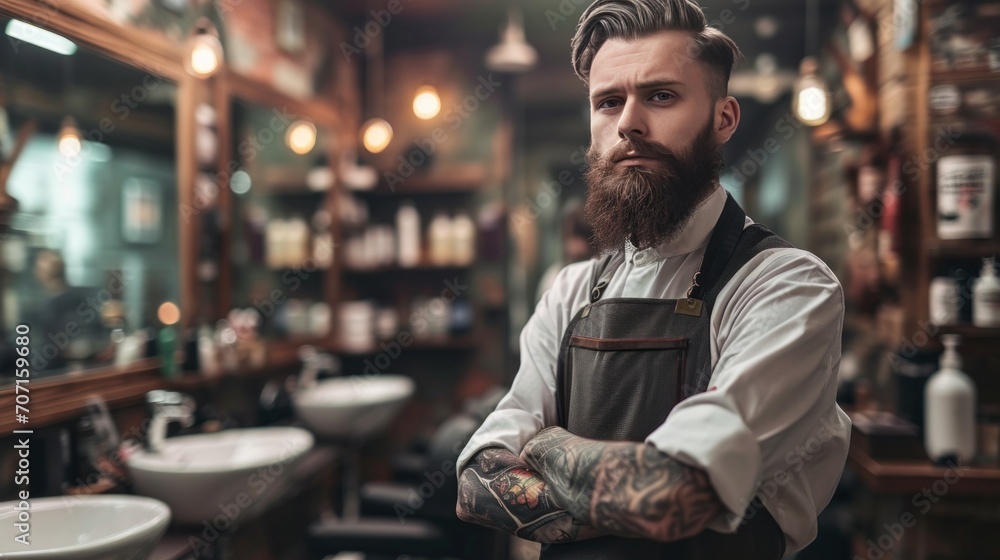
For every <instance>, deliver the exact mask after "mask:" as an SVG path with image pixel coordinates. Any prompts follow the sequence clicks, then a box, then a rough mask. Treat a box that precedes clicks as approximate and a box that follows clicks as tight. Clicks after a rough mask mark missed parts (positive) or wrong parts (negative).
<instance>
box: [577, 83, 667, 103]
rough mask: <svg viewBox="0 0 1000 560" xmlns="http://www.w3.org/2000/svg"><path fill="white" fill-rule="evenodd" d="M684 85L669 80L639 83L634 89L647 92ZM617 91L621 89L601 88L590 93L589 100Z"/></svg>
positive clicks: (614, 87)
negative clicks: (648, 90)
mask: <svg viewBox="0 0 1000 560" xmlns="http://www.w3.org/2000/svg"><path fill="white" fill-rule="evenodd" d="M684 85H685V84H684V82H682V81H680V80H670V79H664V80H651V81H648V82H640V83H638V84H636V89H639V90H647V89H656V88H663V87H674V86H684ZM619 89H621V88H619V87H618V86H609V87H606V88H601V89H599V90H597V91H595V92H594V93H592V94H591V95H590V99H592V100H593V99H597V98H599V97H604V96H605V95H608V94H612V93H616V92H617V91H618V90H619Z"/></svg>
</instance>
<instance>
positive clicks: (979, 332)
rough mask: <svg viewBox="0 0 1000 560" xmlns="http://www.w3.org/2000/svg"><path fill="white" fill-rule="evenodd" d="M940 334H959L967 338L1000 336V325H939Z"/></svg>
mask: <svg viewBox="0 0 1000 560" xmlns="http://www.w3.org/2000/svg"><path fill="white" fill-rule="evenodd" d="M938 333H940V334H957V335H961V336H962V337H965V338H1000V327H977V326H975V325H939V326H938Z"/></svg>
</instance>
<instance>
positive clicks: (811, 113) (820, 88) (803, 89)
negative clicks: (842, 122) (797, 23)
mask: <svg viewBox="0 0 1000 560" xmlns="http://www.w3.org/2000/svg"><path fill="white" fill-rule="evenodd" d="M817 12H818V10H817V7H816V0H808V3H807V4H806V28H807V30H808V31H807V32H806V37H807V39H806V43H807V47H806V48H807V50H808V43H809V39H808V38H809V37H812V38H813V40H814V41H816V43H817V45H816V49H815V50H816V51H817V52H818V51H819V45H818V43H819V40H820V39H819V14H818V13H817ZM792 111H793V112H794V113H795V116H796V118H798V119H799V120H800V121H802V123H804V124H806V125H809V126H819V125H821V124H823V123H825V122H826V121H828V120H829V119H830V113H831V112H832V107H831V97H830V89H829V88H828V87H827V85H826V81H825V80H824V79H823V77H822V76H820V75H819V63H818V62H817V61H816V58H814V57H812V56H807V57H805V58H803V59H802V62H801V64H799V77H798V79H796V80H795V88H794V89H793V91H792Z"/></svg>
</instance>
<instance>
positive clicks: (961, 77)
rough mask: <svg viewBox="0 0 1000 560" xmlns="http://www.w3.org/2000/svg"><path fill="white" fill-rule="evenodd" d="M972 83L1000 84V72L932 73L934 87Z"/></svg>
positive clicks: (982, 70) (944, 71)
mask: <svg viewBox="0 0 1000 560" xmlns="http://www.w3.org/2000/svg"><path fill="white" fill-rule="evenodd" d="M970 82H1000V72H993V71H991V70H989V69H987V68H983V69H980V70H932V71H931V83H932V84H934V85H941V84H954V83H970Z"/></svg>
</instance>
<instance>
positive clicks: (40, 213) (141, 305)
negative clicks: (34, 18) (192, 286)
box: [0, 17, 180, 384]
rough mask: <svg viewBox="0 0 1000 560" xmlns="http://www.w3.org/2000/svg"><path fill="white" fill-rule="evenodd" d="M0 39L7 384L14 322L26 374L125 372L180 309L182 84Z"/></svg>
mask: <svg viewBox="0 0 1000 560" xmlns="http://www.w3.org/2000/svg"><path fill="white" fill-rule="evenodd" d="M0 32H3V33H6V35H5V36H4V37H3V40H0V164H2V166H3V167H2V173H0V199H2V200H3V201H4V203H3V210H2V211H0V216H2V218H0V227H2V232H0V291H2V292H0V324H2V337H0V383H2V384H9V383H10V382H11V380H12V379H13V375H14V367H15V363H16V358H17V355H16V354H15V353H14V337H15V336H17V327H18V325H28V326H29V328H30V348H31V354H30V355H31V359H30V369H31V377H32V378H39V377H52V376H56V375H60V374H66V373H71V372H79V371H85V370H88V369H91V368H94V367H98V366H120V367H128V365H129V364H131V363H134V362H136V361H139V360H141V359H143V358H146V357H150V355H151V354H153V353H155V347H156V345H155V344H153V343H150V342H149V340H151V339H155V332H156V331H157V330H159V329H160V328H161V327H162V326H163V325H164V323H169V322H170V321H171V320H172V319H171V316H172V315H175V314H173V313H170V312H169V311H170V310H171V309H174V308H171V307H170V304H174V305H179V304H180V302H179V301H178V300H179V298H180V260H179V258H178V238H179V235H178V186H177V185H178V181H177V169H176V168H177V166H176V160H177V158H176V151H177V146H176V126H175V121H176V118H175V117H176V99H177V86H176V84H175V83H173V82H171V81H168V80H166V79H164V78H162V77H160V76H157V75H154V74H150V73H147V72H144V71H142V70H139V69H137V68H133V67H130V66H127V65H124V64H122V63H120V62H118V61H116V60H112V59H110V58H107V57H105V56H103V55H101V54H99V53H97V52H95V51H93V50H90V49H88V48H86V47H84V46H80V45H76V44H74V43H73V42H72V41H70V40H68V39H66V38H64V37H61V36H58V35H55V34H52V33H50V32H48V31H45V30H43V29H39V28H36V27H33V26H31V25H29V24H27V23H25V22H22V21H20V20H16V19H10V18H7V17H0ZM164 304H167V305H166V306H164ZM165 310H166V311H168V312H167V313H166V314H165V313H164V311H165ZM22 330H23V329H22Z"/></svg>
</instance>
